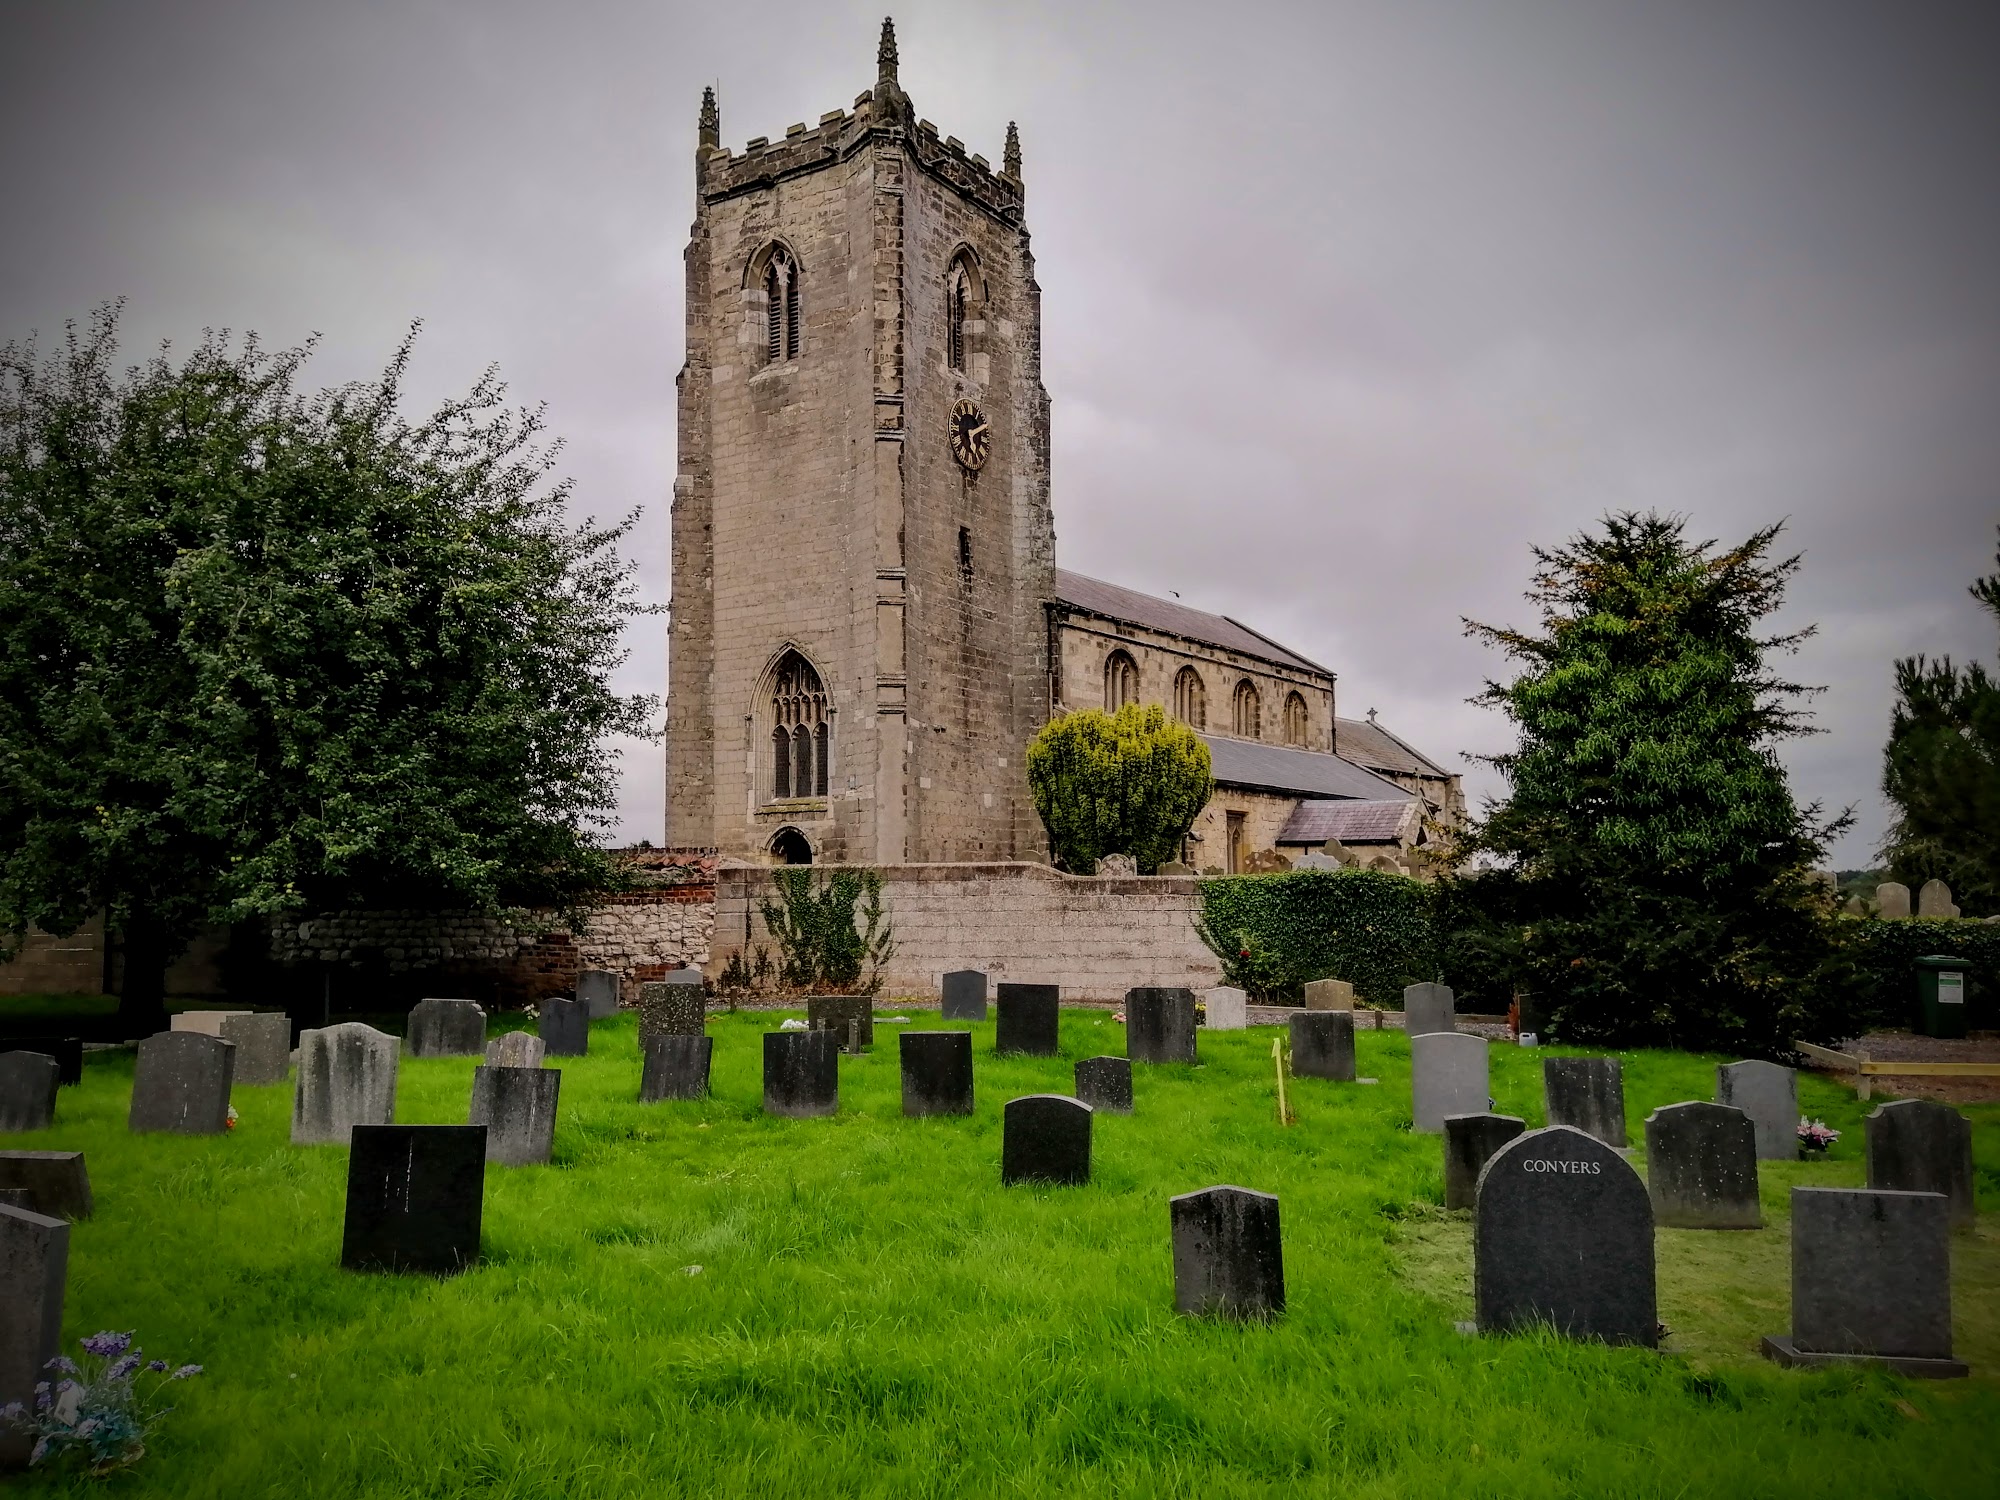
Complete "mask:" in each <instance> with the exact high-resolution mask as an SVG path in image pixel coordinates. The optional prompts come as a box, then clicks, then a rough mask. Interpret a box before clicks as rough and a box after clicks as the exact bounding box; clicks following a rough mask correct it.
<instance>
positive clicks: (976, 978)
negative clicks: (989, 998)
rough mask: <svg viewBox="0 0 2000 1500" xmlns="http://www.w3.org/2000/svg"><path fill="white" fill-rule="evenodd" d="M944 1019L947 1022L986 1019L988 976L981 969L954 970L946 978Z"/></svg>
mask: <svg viewBox="0 0 2000 1500" xmlns="http://www.w3.org/2000/svg"><path fill="white" fill-rule="evenodd" d="M944 1018H945V1019H946V1020H947V1021H983V1020H985V1019H986V975H985V973H984V972H983V971H982V970H979V969H953V970H952V971H951V972H950V973H949V974H947V975H945V976H944Z"/></svg>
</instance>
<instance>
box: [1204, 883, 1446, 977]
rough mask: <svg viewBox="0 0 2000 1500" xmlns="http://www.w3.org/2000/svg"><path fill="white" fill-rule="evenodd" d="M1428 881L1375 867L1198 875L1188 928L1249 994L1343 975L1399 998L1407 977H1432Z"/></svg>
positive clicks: (1433, 937) (1432, 934)
mask: <svg viewBox="0 0 2000 1500" xmlns="http://www.w3.org/2000/svg"><path fill="white" fill-rule="evenodd" d="M1432 890H1433V888H1432V887H1429V886H1426V885H1424V884H1422V883H1421V882H1418V881H1415V880H1412V879H1410V878H1409V877H1408V876H1404V875H1390V874H1386V873H1384V872H1382V871H1379V870H1295V871H1292V872H1290V873H1289V874H1279V875H1231V876H1225V877H1221V878H1218V879H1213V880H1204V881H1203V882H1202V883H1201V915H1200V916H1199V917H1198V918H1197V919H1196V921H1195V932H1196V934H1197V935H1198V936H1199V937H1200V938H1201V940H1202V941H1203V942H1204V943H1206V944H1207V945H1208V947H1209V950H1210V951H1211V952H1213V953H1214V954H1215V956H1216V958H1217V959H1218V960H1220V962H1221V964H1222V973H1223V980H1224V982H1225V983H1227V984H1233V985H1236V986H1237V987H1238V988H1241V989H1243V990H1246V991H1248V992H1249V993H1250V994H1251V995H1252V996H1254V997H1255V998H1257V999H1260V1000H1272V1001H1279V1000H1283V1001H1289V1002H1292V1003H1294V1004H1296V1003H1297V1002H1298V1000H1299V999H1300V998H1301V997H1302V996H1303V994H1304V992H1305V987H1306V984H1307V982H1308V981H1310V980H1314V979H1344V980H1346V981H1347V982H1348V983H1349V984H1351V985H1353V986H1354V989H1355V992H1356V993H1357V994H1358V995H1359V996H1360V997H1361V998H1362V999H1364V1000H1367V1001H1369V1002H1370V1003H1372V1004H1376V1005H1385V1004H1386V1005H1399V1004H1401V1002H1402V996H1403V987H1404V986H1405V985H1409V984H1416V983H1418V982H1420V981H1422V980H1427V979H1437V978H1439V977H1440V975H1439V974H1438V971H1437V964H1438V955H1437V938H1436V933H1435V929H1434V925H1433V922H1432V913H1431V906H1432V900H1433V897H1432ZM1447 978H1448V977H1447Z"/></svg>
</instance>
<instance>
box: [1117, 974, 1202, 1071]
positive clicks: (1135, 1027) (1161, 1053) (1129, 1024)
mask: <svg viewBox="0 0 2000 1500" xmlns="http://www.w3.org/2000/svg"><path fill="white" fill-rule="evenodd" d="M1125 1055H1126V1056H1127V1057H1129V1058H1131V1059H1132V1061H1133V1062H1142V1063H1192V1062H1194V1061H1196V1057H1195V1024H1194V991H1193V990H1183V989H1159V988H1154V987H1151V986H1148V987H1144V988H1141V989H1135V990H1127V991H1126V992H1125Z"/></svg>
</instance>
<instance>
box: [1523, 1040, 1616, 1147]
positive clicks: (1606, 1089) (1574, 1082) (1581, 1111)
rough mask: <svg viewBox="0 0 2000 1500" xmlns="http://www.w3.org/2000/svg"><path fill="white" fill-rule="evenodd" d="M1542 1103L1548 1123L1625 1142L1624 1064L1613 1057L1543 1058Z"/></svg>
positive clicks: (1609, 1141) (1613, 1143)
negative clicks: (1567, 1126)
mask: <svg viewBox="0 0 2000 1500" xmlns="http://www.w3.org/2000/svg"><path fill="white" fill-rule="evenodd" d="M1542 1104H1543V1107H1544V1108H1545V1109H1546V1111H1547V1114H1548V1121H1549V1123H1550V1124H1551V1125H1569V1126H1573V1127H1574V1128H1576V1129H1578V1130H1581V1131H1582V1132H1583V1133H1584V1134H1585V1135H1594V1136H1596V1137H1597V1138H1598V1139H1599V1140H1600V1141H1602V1142H1604V1144H1605V1145H1607V1146H1622V1145H1624V1144H1625V1066H1624V1064H1623V1063H1621V1062H1619V1061H1618V1059H1617V1058H1615V1057H1545V1058H1543V1059H1542Z"/></svg>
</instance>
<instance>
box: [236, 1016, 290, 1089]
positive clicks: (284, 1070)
mask: <svg viewBox="0 0 2000 1500" xmlns="http://www.w3.org/2000/svg"><path fill="white" fill-rule="evenodd" d="M222 1039H223V1040H224V1041H225V1042H234V1043H235V1044H236V1077H235V1079H234V1080H233V1081H234V1082H235V1083H237V1084H239V1085H243V1086H248V1087H254V1088H261V1087H263V1086H264V1085H265V1084H267V1083H283V1082H284V1081H285V1080H286V1079H287V1078H290V1077H291V1076H292V1018H291V1017H290V1016H287V1015H283V1014H280V1013H279V1012H277V1011H259V1012H258V1013H256V1014H255V1015H248V1016H224V1017H223V1018H222Z"/></svg>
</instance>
